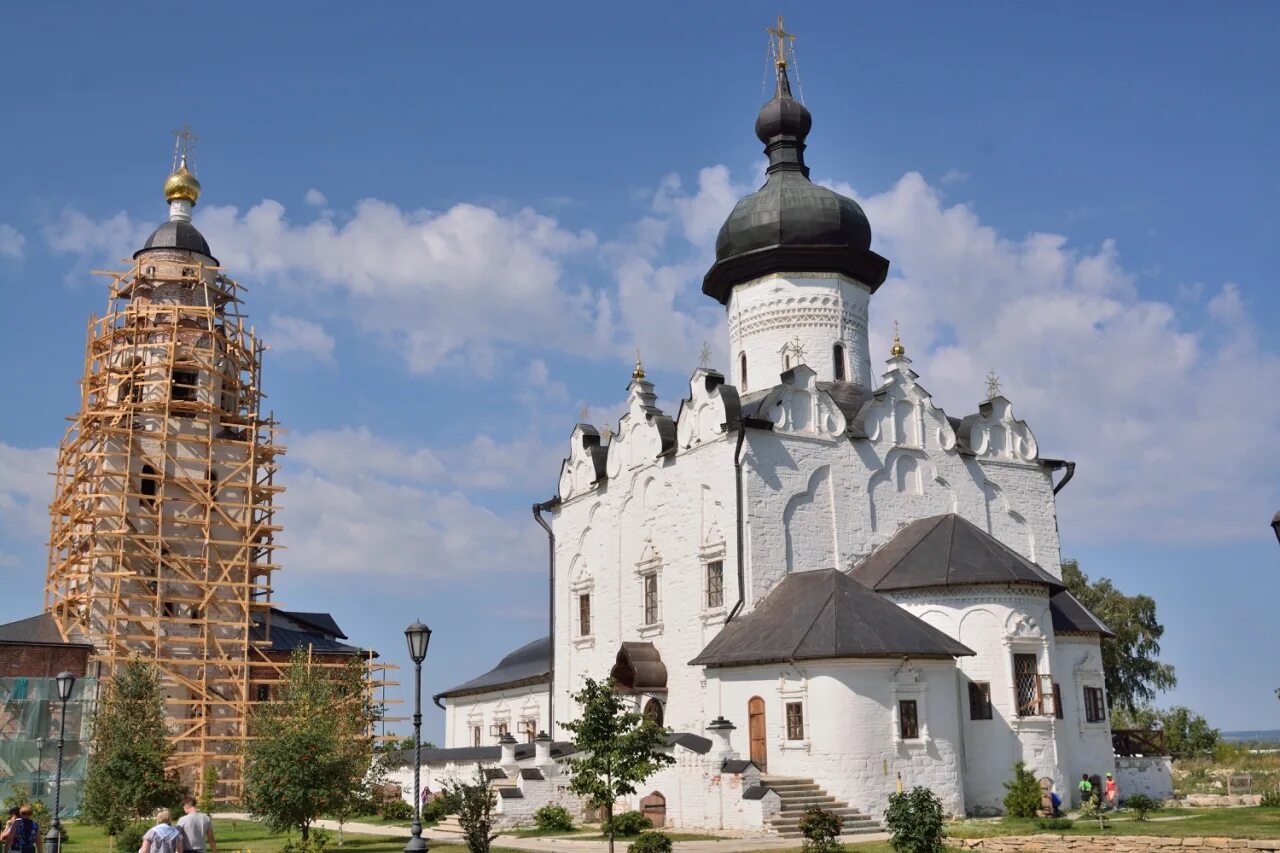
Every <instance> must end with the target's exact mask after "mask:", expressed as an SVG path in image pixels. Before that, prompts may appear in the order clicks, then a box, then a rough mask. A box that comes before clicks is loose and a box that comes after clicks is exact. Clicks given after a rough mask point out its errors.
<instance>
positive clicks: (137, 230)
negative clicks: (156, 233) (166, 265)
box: [44, 208, 154, 260]
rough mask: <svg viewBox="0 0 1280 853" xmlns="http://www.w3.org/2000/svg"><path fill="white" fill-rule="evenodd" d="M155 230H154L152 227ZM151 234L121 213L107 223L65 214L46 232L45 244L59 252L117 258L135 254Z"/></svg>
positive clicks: (74, 214)
mask: <svg viewBox="0 0 1280 853" xmlns="http://www.w3.org/2000/svg"><path fill="white" fill-rule="evenodd" d="M151 227H154V226H151ZM150 233H151V231H150V229H149V228H148V227H147V226H146V225H142V224H139V223H137V222H134V221H133V219H131V218H130V216H129V214H127V213H125V212H124V211H120V212H119V213H117V214H116V215H115V216H112V217H110V218H108V219H100V220H95V219H91V218H90V217H88V216H86V215H85V214H83V213H81V212H80V211H78V210H72V209H70V208H68V209H66V210H63V211H62V213H61V214H59V216H58V219H57V220H56V221H55V222H54V223H52V224H50V225H48V226H46V227H45V228H44V237H45V242H46V243H48V244H49V248H51V249H53V250H54V251H56V252H72V253H75V254H79V255H95V256H99V257H106V258H110V259H111V260H115V259H117V258H120V257H123V256H127V255H129V254H131V253H133V252H134V251H135V250H136V249H137V248H138V247H139V246H141V245H142V244H143V243H144V242H146V239H147V235H148V234H150Z"/></svg>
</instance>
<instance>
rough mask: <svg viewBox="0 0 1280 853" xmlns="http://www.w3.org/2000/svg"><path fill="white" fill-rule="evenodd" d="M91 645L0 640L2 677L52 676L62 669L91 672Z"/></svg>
mask: <svg viewBox="0 0 1280 853" xmlns="http://www.w3.org/2000/svg"><path fill="white" fill-rule="evenodd" d="M90 651H91V649H90V648H89V647H88V646H73V645H52V644H43V643H30V644H28V643H0V678H53V677H55V676H56V675H57V674H58V673H60V672H64V671H65V672H72V673H75V675H76V676H82V675H86V674H88V668H89V652H90Z"/></svg>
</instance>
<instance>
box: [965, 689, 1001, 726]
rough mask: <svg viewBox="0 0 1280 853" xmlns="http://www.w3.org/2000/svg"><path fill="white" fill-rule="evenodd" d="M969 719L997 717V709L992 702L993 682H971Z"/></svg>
mask: <svg viewBox="0 0 1280 853" xmlns="http://www.w3.org/2000/svg"><path fill="white" fill-rule="evenodd" d="M969 719H970V720H992V719H995V709H994V707H993V706H992V704H991V682H990V681H970V682H969Z"/></svg>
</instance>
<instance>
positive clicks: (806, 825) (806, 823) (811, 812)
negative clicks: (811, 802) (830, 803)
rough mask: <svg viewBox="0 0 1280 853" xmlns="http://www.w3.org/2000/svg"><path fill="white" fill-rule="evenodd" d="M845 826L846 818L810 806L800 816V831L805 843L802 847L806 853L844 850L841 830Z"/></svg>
mask: <svg viewBox="0 0 1280 853" xmlns="http://www.w3.org/2000/svg"><path fill="white" fill-rule="evenodd" d="M843 828H844V818H842V817H840V815H838V814H836V813H835V812H833V811H828V810H827V809H823V808H819V807H818V806H809V808H807V809H805V810H804V817H802V818H800V833H801V834H802V835H804V843H803V844H801V845H800V849H801V850H803V851H805V853H834V851H838V850H843V849H844V846H843V845H842V844H841V843H840V830H841V829H843Z"/></svg>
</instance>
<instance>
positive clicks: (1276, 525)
mask: <svg viewBox="0 0 1280 853" xmlns="http://www.w3.org/2000/svg"><path fill="white" fill-rule="evenodd" d="M1271 529H1272V530H1274V531H1275V532H1276V541H1277V542H1280V512H1277V513H1276V514H1275V516H1274V517H1273V518H1272V519H1271Z"/></svg>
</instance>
